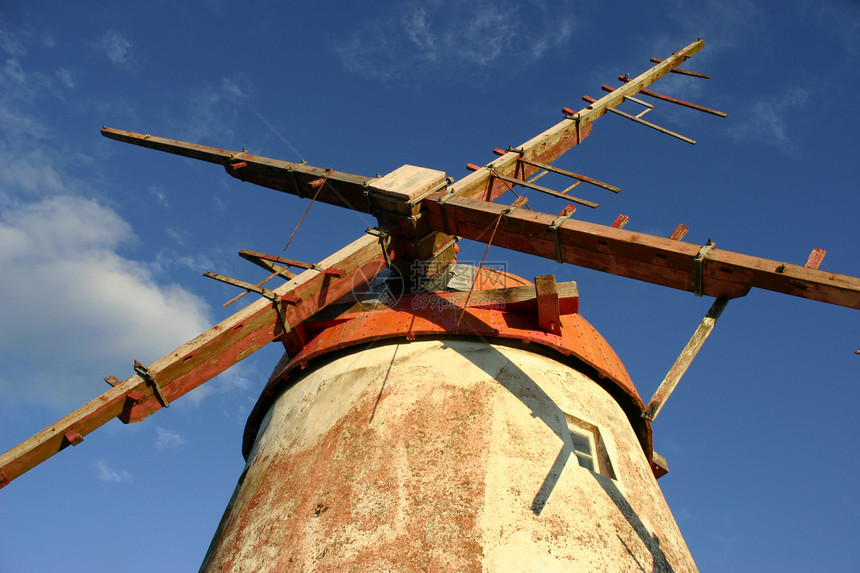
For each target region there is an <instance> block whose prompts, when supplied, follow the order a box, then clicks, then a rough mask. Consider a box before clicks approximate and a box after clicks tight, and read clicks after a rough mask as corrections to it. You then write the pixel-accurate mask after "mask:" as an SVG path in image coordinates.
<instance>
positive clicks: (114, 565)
mask: <svg viewBox="0 0 860 573" xmlns="http://www.w3.org/2000/svg"><path fill="white" fill-rule="evenodd" d="M699 37H701V38H703V39H705V41H706V45H705V49H704V50H703V51H702V52H701V53H700V54H698V55H697V56H696V57H695V58H693V60H692V61H691V62H690V64H689V65H688V66H687V67H688V68H689V69H693V70H696V71H702V72H706V73H710V74H712V76H713V78H712V79H710V80H695V79H690V78H680V77H677V76H671V77H667V78H665V79H664V80H661V81H660V82H658V84H657V85H656V86H655V88H654V89H655V91H659V92H664V93H669V94H672V95H675V96H677V97H681V98H683V99H689V100H692V101H695V102H697V103H701V104H703V105H708V106H710V107H714V108H717V109H720V110H723V111H725V112H727V113H728V114H729V117H728V118H727V119H719V118H716V117H712V116H707V115H704V114H698V113H695V112H690V111H688V110H684V109H679V108H674V106H670V104H659V103H658V104H657V109H656V110H655V111H653V112H651V114H649V116H648V118H649V119H651V120H652V121H654V122H656V123H659V124H662V125H665V126H666V127H668V128H669V129H673V130H676V131H680V132H681V133H684V134H685V135H688V136H690V137H693V138H694V139H697V140H698V141H699V143H698V144H697V145H695V146H690V145H687V144H685V143H683V142H680V141H677V140H674V139H672V138H670V137H667V136H664V135H661V134H658V133H656V132H653V131H651V130H648V129H646V128H642V127H640V126H636V125H633V124H632V123H630V122H627V121H625V120H623V119H621V118H619V117H615V116H608V117H605V118H602V119H601V120H600V121H598V122H597V124H596V125H595V129H594V131H593V133H592V136H591V137H590V138H589V139H587V140H586V141H585V143H584V145H582V146H581V147H579V148H576V149H574V150H573V151H571V152H570V153H568V154H567V155H566V156H565V157H563V158H562V159H561V160H559V161H558V162H557V163H556V164H557V165H558V166H560V167H565V168H567V169H570V170H573V171H577V172H580V173H585V174H587V175H590V176H592V177H595V178H598V179H601V180H603V181H607V182H609V183H612V184H614V185H617V186H619V187H621V188H622V192H621V194H620V195H618V196H611V194H609V193H605V192H603V191H602V190H600V189H596V188H595V189H592V190H589V191H588V193H589V194H588V196H587V198H589V199H592V200H595V201H598V202H599V203H601V206H600V208H599V209H597V210H596V211H593V212H585V210H586V209H585V208H580V209H579V211H577V213H576V215H575V216H576V217H578V218H581V219H584V220H589V221H594V222H598V223H603V224H609V223H611V222H612V220H614V219H615V216H616V215H617V214H619V213H625V214H627V215H629V216H630V219H631V220H630V223H629V224H628V227H627V228H628V229H633V230H638V231H642V232H645V233H651V234H656V235H663V236H668V235H669V233H671V231H672V229H674V227H675V226H676V225H677V224H678V223H684V224H686V225H688V226H689V227H690V233H689V234H688V235H687V237H686V238H685V240H687V241H689V242H692V243H696V244H703V243H704V242H706V241H707V239H708V238H712V239H713V240H714V241H715V242H716V244H717V246H718V248H723V249H729V250H734V251H740V252H745V253H748V254H752V255H757V256H762V257H767V258H771V259H776V260H780V261H788V262H792V263H798V264H803V262H804V261H805V260H806V256H807V255H808V254H809V251H810V250H811V249H812V248H813V247H821V248H825V249H827V250H828V254H827V257H826V259H825V260H824V263H823V265H822V268H824V269H827V270H831V271H834V272H839V273H844V274H850V275H860V246H858V242H857V238H856V229H857V223H856V217H857V214H858V212H860V199H858V194H857V192H856V189H857V181H858V180H860V169H858V167H857V161H856V157H857V155H858V145H857V143H856V133H857V132H858V129H860V121H858V119H857V114H856V108H857V105H858V104H860V101H858V100H860V97H858V93H860V89H858V88H860V85H858V80H857V74H856V70H857V68H858V66H857V64H858V55H860V8H858V6H857V4H856V2H850V1H836V0H832V1H821V0H819V1H816V2H813V1H798V0H795V1H788V2H747V1H741V0H720V1H710V2H699V3H687V2H674V1H657V2H651V3H648V6H647V8H646V7H645V5H644V4H637V5H635V6H633V5H632V4H630V3H624V2H612V1H609V2H601V3H593V2H588V3H586V2H514V1H508V0H496V1H494V2H484V1H478V2H471V3H468V4H467V3H458V2H443V1H436V2H432V1H431V2H413V1H404V2H376V3H372V4H361V5H358V4H351V3H350V4H347V3H343V4H323V3H309V2H303V3H279V2H262V3H244V4H236V3H228V2H222V1H220V0H208V1H202V2H182V3H172V2H171V3H167V2H158V1H156V2H146V3H139V4H138V3H125V2H123V3H118V2H106V3H97V4H94V5H93V4H91V5H88V6H86V7H84V5H83V4H81V3H69V2H41V1H31V2H27V3H4V5H3V6H2V7H0V160H2V165H3V167H2V169H0V272H1V273H2V274H0V277H2V278H0V450H6V449H8V448H11V447H12V446H14V445H15V444H17V443H18V442H20V441H22V440H24V439H26V438H27V437H29V436H30V435H32V434H34V433H36V432H38V431H40V430H41V429H43V428H44V427H46V426H48V425H50V424H51V423H52V422H54V421H55V420H56V419H58V418H59V417H61V416H62V415H64V414H66V413H67V412H69V411H71V410H72V409H74V408H76V407H78V406H79V405H82V404H83V403H85V402H86V401H88V400H90V399H92V398H94V397H95V396H96V395H98V394H99V393H101V392H103V391H104V390H106V389H107V385H105V384H104V382H103V381H102V378H103V377H104V376H107V375H109V374H113V375H116V376H118V377H119V378H121V379H124V378H126V377H128V376H129V375H130V374H131V373H132V364H133V361H134V360H135V359H137V360H140V361H141V362H143V363H149V362H152V361H154V360H156V359H158V358H160V357H161V356H163V355H165V354H166V353H168V352H169V351H170V350H172V349H173V348H175V347H176V346H178V345H180V344H181V343H183V342H184V341H186V340H187V339H189V338H191V337H193V336H194V335H195V334H197V333H198V332H200V331H202V330H203V329H205V328H207V327H208V326H209V325H211V324H213V323H215V322H217V321H219V320H221V319H222V318H224V317H226V316H227V315H228V314H229V313H230V312H231V311H232V310H233V308H231V309H226V310H225V309H222V308H221V303H222V302H224V301H226V300H227V299H229V298H231V297H232V296H233V294H235V293H234V292H233V291H232V290H231V289H230V287H227V286H226V285H221V284H218V283H215V282H214V281H211V280H209V279H206V278H204V277H203V276H202V273H203V272H204V271H207V270H210V271H215V272H219V273H222V274H226V275H230V276H234V277H238V278H244V279H246V280H251V279H256V280H259V278H261V277H260V274H259V273H258V272H257V270H255V267H253V266H251V265H249V264H248V263H247V262H245V261H243V260H241V259H240V258H239V257H238V256H236V254H235V253H236V251H238V250H239V249H242V248H248V249H253V250H258V251H266V252H271V253H277V252H279V251H280V250H281V248H282V247H283V244H284V243H285V242H286V239H287V238H288V237H289V235H290V233H291V232H292V230H293V227H294V226H295V224H296V222H297V221H298V218H299V217H300V216H301V213H302V212H303V210H304V208H305V207H306V203H305V202H304V201H302V200H300V199H298V198H295V197H289V196H285V195H282V194H280V193H278V192H276V191H272V190H267V189H263V188H257V187H254V186H251V185H248V184H243V183H241V182H239V181H237V180H234V179H232V178H230V177H228V176H226V174H224V172H223V170H221V169H220V168H218V167H215V166H212V165H208V164H202V163H196V162H194V161H192V160H186V159H182V158H178V157H173V156H168V155H165V154H159V153H157V152H154V151H149V150H143V149H139V148H136V147H132V146H127V145H123V144H120V143H117V142H114V141H110V140H107V139H105V138H103V137H101V136H100V135H99V133H98V130H99V128H100V127H101V126H102V125H107V126H110V127H115V128H119V129H128V130H132V131H139V132H144V133H151V134H153V135H160V136H164V137H170V138H175V139H181V140H186V141H194V142H199V143H203V144H207V145H213V146H216V147H223V148H228V149H239V148H241V147H243V146H244V147H245V148H247V149H248V150H249V151H251V152H253V153H255V154H259V155H264V156H270V157H276V158H280V159H286V160H290V161H296V160H298V159H299V157H300V156H301V157H303V158H304V159H306V160H307V161H308V162H309V163H311V164H312V165H317V166H320V167H332V168H334V169H337V170H340V171H346V172H351V173H356V174H361V175H374V174H375V173H377V172H378V173H383V174H384V173H387V172H390V171H392V170H394V169H396V168H397V167H399V166H400V165H403V164H405V163H411V164H416V165H422V166H425V167H430V168H434V169H441V170H444V171H446V172H447V173H448V175H450V176H452V177H455V178H459V177H462V176H463V175H465V174H466V170H465V164H466V163H468V162H472V163H478V164H482V163H486V162H488V161H490V160H491V159H492V158H493V155H492V154H491V150H492V149H493V148H494V147H506V146H508V145H517V144H519V143H521V142H523V141H525V140H527V139H529V138H531V137H532V136H533V135H535V134H537V133H539V132H540V131H543V130H544V129H545V128H547V127H549V126H551V125H553V124H555V123H556V122H557V121H559V120H560V118H561V116H560V111H559V110H560V109H561V107H563V106H568V107H572V108H576V109H578V108H580V107H582V105H583V104H582V103H581V100H580V96H581V95H583V94H589V95H592V96H595V97H599V96H600V94H601V92H600V85H601V84H602V83H610V84H613V85H615V84H617V81H614V79H615V78H616V76H617V75H618V74H623V73H630V74H631V75H637V74H638V73H640V72H641V71H643V70H644V69H646V68H647V67H649V66H650V65H651V64H650V63H649V62H648V58H649V57H651V56H656V57H661V58H665V57H667V56H668V55H670V54H671V53H672V52H673V51H675V50H677V49H680V48H681V47H683V46H685V45H687V44H689V43H690V42H692V41H694V40H695V39H697V38H699ZM547 179H548V178H547ZM582 189H583V188H582V187H581V188H580V190H582ZM505 200H508V201H509V199H507V198H505ZM530 204H533V205H535V206H536V208H540V209H543V210H546V211H553V212H557V211H558V210H560V208H561V207H562V206H563V205H560V204H558V203H557V202H555V201H554V200H552V199H546V198H543V197H531V196H530ZM372 224H373V219H371V218H369V217H367V216H362V215H359V214H355V213H349V212H344V211H341V210H338V209H336V208H334V207H328V206H325V205H314V207H313V208H312V209H311V211H310V214H309V215H308V217H307V219H306V220H305V223H304V224H303V226H302V228H301V229H300V230H299V232H298V235H297V237H296V239H295V240H294V241H293V244H292V245H291V246H290V250H289V251H288V256H292V257H293V258H296V259H301V260H308V261H316V260H320V259H321V258H323V257H324V256H326V255H327V254H329V253H331V252H333V251H335V250H336V249H338V248H339V247H340V246H342V245H344V244H346V243H348V242H349V241H351V240H353V239H354V238H356V237H357V236H359V234H360V233H362V231H363V230H364V228H365V227H367V226H369V225H372ZM482 253H483V245H476V244H468V243H465V242H464V245H463V250H462V251H461V256H460V259H461V261H468V260H474V261H478V260H480V257H481V254H482ZM489 258H490V259H494V260H496V261H504V262H506V263H507V264H508V265H509V269H510V270H512V271H513V272H515V273H517V274H520V275H522V276H525V277H528V278H531V277H533V276H535V275H540V274H547V273H555V274H556V276H557V278H558V279H559V280H576V281H577V282H578V284H579V289H580V294H581V312H582V314H583V315H584V316H585V317H586V318H587V319H588V320H589V321H591V322H592V324H594V325H595V326H596V327H597V328H598V329H599V330H600V331H601V332H602V333H603V335H604V336H605V337H606V338H607V339H608V340H609V341H610V343H611V344H612V345H613V346H614V347H615V349H616V351H617V352H618V354H619V355H620V357H621V358H622V360H623V361H624V362H625V364H626V366H627V368H628V370H629V372H630V374H631V376H632V377H633V379H634V381H635V382H636V384H637V386H638V388H639V389H640V393H641V394H642V395H643V397H644V398H645V399H646V400H647V398H648V397H649V396H650V395H651V393H652V392H653V390H654V389H655V388H656V386H657V385H658V383H659V382H660V380H661V379H662V377H663V376H664V374H665V373H666V371H667V370H668V368H669V367H670V366H671V364H672V362H673V361H674V359H675V357H676V356H677V355H678V353H679V352H680V350H681V348H682V347H683V345H684V344H685V343H686V341H687V339H688V338H689V336H690V334H691V333H692V332H693V330H694V328H695V326H696V325H697V324H698V322H699V320H700V319H701V317H702V316H703V315H704V313H705V312H706V311H707V309H708V306H709V305H710V303H711V301H710V300H705V299H698V298H696V297H695V296H693V295H692V294H690V293H684V292H677V291H671V290H669V289H665V288H661V287H655V286H651V285H646V284H641V283H637V282H635V281H632V280H629V279H624V278H620V277H614V276H609V275H602V274H600V273H597V272H593V271H588V270H584V269H579V268H575V267H572V266H561V265H558V264H556V263H555V262H553V261H546V260H539V259H535V258H531V257H527V256H523V255H519V254H515V253H510V252H506V251H504V250H501V249H492V250H491V251H490V257H489ZM857 316H858V315H857V313H856V311H854V310H850V309H845V308H840V307H831V306H828V305H825V304H823V303H817V302H811V301H805V300H796V299H793V298H791V297H787V296H784V295H779V294H775V293H769V292H764V291H753V292H751V293H750V294H749V295H748V296H746V297H745V298H743V299H740V300H736V301H733V302H732V303H731V304H729V305H728V308H727V309H726V311H725V312H724V314H723V317H722V318H721V319H720V322H719V324H718V325H717V328H716V330H715V332H714V334H713V335H712V336H711V338H710V339H709V341H708V342H707V344H706V345H705V348H704V350H703V351H702V352H701V353H700V355H699V357H698V358H697V359H696V361H695V362H694V364H693V366H692V367H691V368H690V370H689V371H688V373H687V375H686V377H685V378H684V380H683V381H682V383H681V385H680V387H679V389H678V390H677V391H676V393H675V394H674V395H673V396H672V398H671V399H670V401H669V402H668V404H667V406H666V408H665V409H664V410H663V412H662V413H661V414H660V417H659V418H658V419H657V421H656V422H655V424H654V431H655V447H656V449H657V450H658V451H659V452H661V453H662V454H663V455H665V456H666V458H667V459H668V461H669V464H670V467H671V473H670V474H669V475H668V476H666V477H665V478H663V479H661V480H660V483H661V486H662V487H663V489H664V493H665V495H666V498H667V500H668V502H669V505H670V507H671V508H672V510H673V512H674V514H675V516H676V518H677V521H678V523H679V525H680V527H681V530H682V532H683V533H684V536H685V539H686V540H687V543H688V545H689V546H690V549H691V551H692V553H693V556H694V558H695V559H696V561H697V563H698V564H699V566H700V568H701V569H702V570H703V571H726V570H732V571H763V570H773V571H777V570H778V571H810V570H819V571H860V552H858V550H857V539H858V534H860V527H858V523H860V498H858V493H857V488H856V484H857V479H856V476H857V475H858V473H860V462H858V459H857V456H856V452H857V451H858V449H860V447H858V446H860V444H858V441H860V440H858V437H857V430H858V424H857V421H856V417H855V408H856V404H857V403H858V399H860V390H859V389H858V384H857V383H858V381H860V375H858V372H860V356H856V355H855V354H854V351H855V350H856V349H857V348H858V346H860V336H858V335H860V329H858V320H857ZM278 357H279V352H278V349H277V348H276V347H275V345H270V347H268V348H266V349H264V350H262V351H260V352H258V353H257V354H255V355H254V356H252V357H251V358H249V359H247V360H246V361H244V362H242V363H241V364H239V365H238V366H237V367H235V368H233V369H232V370H231V371H229V372H227V373H226V374H224V375H222V376H220V377H219V378H217V379H215V380H213V381H211V382H209V383H208V384H206V385H205V386H204V387H202V388H200V389H198V390H197V391H195V392H193V393H192V394H190V395H188V396H186V397H185V398H183V399H182V400H179V401H177V402H175V403H174V404H172V405H171V407H170V408H169V410H166V411H161V412H159V413H157V414H156V415H153V416H152V417H150V418H149V419H147V420H146V421H144V422H141V423H139V424H134V425H129V426H124V425H122V424H121V423H119V422H118V421H116V422H111V423H109V424H108V425H106V426H104V427H103V428H101V429H100V430H98V431H97V432H95V433H93V434H90V435H89V436H88V437H87V438H86V439H85V442H84V443H83V444H81V445H79V446H78V447H76V448H74V449H72V448H70V449H67V450H65V451H63V452H62V453H61V454H59V455H57V456H55V457H54V458H52V459H50V460H48V461H47V462H46V463H44V464H42V465H41V466H39V467H37V468H35V469H34V470H32V471H31V472H29V473H28V474H25V475H24V476H22V477H21V478H20V479H18V480H16V481H15V482H13V483H12V484H11V485H10V486H8V487H7V488H5V489H4V490H3V491H2V492H0V515H2V519H0V570H2V571H5V572H18V571H50V570H60V569H62V570H64V571H99V570H116V569H118V568H121V569H123V570H125V571H149V570H152V569H156V568H161V569H163V570H176V571H179V570H189V569H191V570H193V569H195V568H196V567H197V566H199V563H200V562H201V561H202V558H203V555H204V553H205V550H206V547H207V546H208V543H209V541H210V539H211V536H212V534H213V532H214V530H215V527H216V525H217V523H218V520H219V519H220V515H221V513H222V511H223V509H224V507H225V506H226V503H227V501H228V499H229V496H230V493H231V491H232V488H233V486H234V484H235V481H236V479H237V477H238V476H239V473H240V471H241V469H242V458H241V453H240V441H241V436H242V429H243V425H244V421H245V417H246V415H247V414H248V412H249V410H250V408H251V407H252V406H253V404H254V401H255V400H256V397H257V395H258V394H259V391H260V389H261V388H262V385H263V383H264V382H265V379H266V378H267V377H268V375H269V373H270V371H271V369H272V368H273V366H274V364H275V362H276V361H277V359H278ZM550 502H551V500H550Z"/></svg>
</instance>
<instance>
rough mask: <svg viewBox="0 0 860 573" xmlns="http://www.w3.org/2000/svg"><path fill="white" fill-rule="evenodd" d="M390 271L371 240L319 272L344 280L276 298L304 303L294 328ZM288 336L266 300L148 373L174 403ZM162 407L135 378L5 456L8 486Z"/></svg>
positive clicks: (294, 310) (324, 280)
mask: <svg viewBox="0 0 860 573" xmlns="http://www.w3.org/2000/svg"><path fill="white" fill-rule="evenodd" d="M395 255H396V253H395V252H394V251H391V252H389V257H391V258H393V257H394V256H395ZM385 264H386V263H385V257H384V255H383V253H382V247H381V245H380V243H379V241H378V239H377V238H376V237H373V236H370V235H368V236H363V237H361V238H360V239H358V240H356V241H354V242H353V243H351V244H350V245H348V246H346V247H345V248H343V249H341V250H340V251H338V252H336V253H335V254H333V255H332V256H330V257H328V258H326V259H325V260H323V261H321V262H320V263H319V264H318V265H317V266H318V267H319V268H320V269H328V268H338V269H342V270H343V271H344V275H343V276H342V277H341V278H336V277H333V276H331V275H327V274H325V273H322V272H320V271H317V270H307V271H305V272H303V273H301V274H300V275H298V276H297V277H295V278H294V279H292V280H290V281H289V282H287V283H286V284H284V285H282V286H280V287H279V288H277V289H275V290H274V291H273V292H274V293H276V294H278V295H283V296H288V295H291V296H294V297H297V298H298V299H299V302H298V303H296V304H294V305H286V313H285V314H286V316H285V318H286V321H287V323H288V324H289V326H290V328H294V327H296V326H297V325H299V324H300V323H301V322H303V321H304V320H306V319H307V318H309V317H310V316H312V315H313V314H315V313H316V312H317V311H318V310H320V309H321V308H324V307H325V306H326V305H328V304H331V303H333V302H336V301H337V300H338V299H340V298H341V297H343V296H344V295H346V294H347V293H349V292H350V291H351V290H353V289H354V288H355V287H356V286H358V285H360V284H362V283H364V282H366V281H368V280H370V279H371V278H372V277H374V276H375V275H376V274H377V273H378V272H379V271H380V270H382V269H383V268H385ZM282 333H283V330H282V328H281V326H280V322H279V319H278V316H277V312H276V310H275V308H274V306H273V304H272V303H271V302H270V301H268V300H266V299H260V300H257V301H256V302H254V303H252V304H250V305H249V306H247V307H246V308H244V309H242V310H240V311H239V312H237V313H235V314H234V315H232V316H230V317H229V318H227V319H225V320H223V321H222V322H220V323H219V324H217V325H215V326H213V327H212V328H210V329H209V330H207V331H206V332H204V333H203V334H201V335H200V336H198V337H197V338H195V339H194V340H192V341H190V342H188V343H186V344H184V345H183V346H181V347H179V348H177V349H176V350H174V351H173V352H171V353H170V354H168V355H167V356H165V357H164V358H162V359H160V360H158V361H157V362H154V363H153V364H151V365H150V366H149V367H148V370H149V371H150V372H151V373H152V374H153V375H154V376H155V377H156V378H157V380H158V383H159V385H160V386H161V390H162V392H163V393H164V395H165V396H166V397H167V399H168V400H170V401H173V400H175V399H177V398H179V397H180V396H183V395H184V394H187V393H188V392H190V391H191V390H193V389H194V388H197V387H198V386H200V385H201V384H203V383H204V382H206V381H208V380H210V379H212V378H213V377H215V376H216V375H218V374H220V373H221V372H223V371H225V370H227V369H228V368H230V367H231V366H233V365H234V364H236V363H237V362H239V361H240V360H242V359H243V358H245V357H246V356H249V355H250V354H252V353H253V352H255V351H257V350H259V349H260V348H262V347H263V346H265V345H266V344H268V343H269V342H271V341H273V340H276V339H278V338H279V337H280V336H281V335H282ZM129 394H132V395H133V396H132V397H133V398H136V400H134V399H132V397H129ZM160 408H161V404H160V402H159V401H158V399H157V397H155V396H154V395H153V389H152V387H151V386H149V385H147V384H146V383H145V382H144V380H143V379H141V377H140V376H138V375H134V376H132V377H130V378H128V379H127V380H125V381H123V382H120V383H119V384H116V385H115V386H114V387H113V388H111V389H110V390H108V391H107V392H105V393H104V394H102V395H101V396H99V397H98V398H96V399H95V400H93V401H91V402H89V403H87V404H85V405H84V406H82V407H81V408H78V409H77V410H75V411H74V412H72V413H71V414H69V415H68V416H66V417H64V418H63V419H61V420H59V421H58V422H57V423H55V424H52V425H51V426H50V427H48V428H46V429H45V430H43V431H41V432H39V433H38V434H36V435H35V436H33V437H32V438H30V439H28V440H26V441H25V442H23V443H21V444H19V445H18V446H15V447H14V448H12V449H11V450H9V451H8V452H6V453H4V454H3V455H0V477H2V476H5V478H4V479H3V480H0V481H2V483H0V487H2V486H3V485H6V484H7V483H9V481H11V480H13V479H15V478H16V477H18V476H20V475H21V474H22V473H24V472H26V471H27V470H29V469H31V468H33V467H34V466H36V465H37V464H39V463H41V462H43V461H44V460H46V459H48V458H49V457H51V456H52V455H54V454H56V453H57V452H59V451H60V450H61V449H63V448H65V447H66V446H68V445H69V444H68V441H65V440H64V435H66V434H67V433H69V432H70V431H72V430H74V431H76V432H77V434H78V435H80V436H84V435H86V434H88V433H90V432H92V431H93V430H95V429H96V428H98V427H100V426H102V425H103V424H105V423H107V422H108V421H109V420H111V419H112V418H115V417H120V419H122V420H123V421H124V422H136V421H140V420H142V419H144V418H146V417H147V416H149V415H150V414H151V413H153V412H155V411H156V410H158V409H160ZM70 435H76V434H74V433H73V434H70Z"/></svg>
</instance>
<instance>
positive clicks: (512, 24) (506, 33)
mask: <svg viewBox="0 0 860 573" xmlns="http://www.w3.org/2000/svg"><path fill="white" fill-rule="evenodd" d="M574 28H575V20H574V19H573V18H572V17H571V16H567V15H565V11H564V10H563V9H562V10H553V11H550V10H549V9H548V8H547V7H546V6H544V5H543V4H542V3H535V2H528V3H523V2H514V1H512V0H498V1H495V2H489V1H486V0H483V1H478V2H470V3H453V2H441V1H437V2H430V3H418V2H407V3H404V4H402V5H401V8H400V10H396V11H394V12H392V13H390V14H389V15H387V16H386V17H384V18H380V19H377V20H370V21H367V22H365V23H363V24H361V25H359V28H358V29H357V30H356V31H355V32H354V33H353V35H352V36H350V37H349V38H347V39H346V40H344V41H342V42H339V43H337V44H336V45H335V46H334V50H335V52H336V53H337V54H338V55H339V56H340V58H341V61H342V62H343V64H344V66H345V67H346V68H347V69H348V70H350V71H352V72H355V73H357V74H361V75H363V76H366V77H370V78H375V79H379V80H382V81H389V80H393V79H396V78H401V77H405V76H416V75H427V76H428V77H429V76H431V75H432V76H434V77H435V73H436V72H438V71H439V70H440V69H445V70H446V71H447V72H448V73H449V74H450V72H451V71H452V70H455V69H458V68H459V69H467V70H469V73H476V72H477V73H481V72H486V71H488V70H490V69H494V68H499V67H504V69H505V71H506V73H510V72H511V71H515V70H516V69H518V68H523V67H525V66H527V65H528V64H530V63H533V62H534V61H536V60H537V59H539V58H540V57H542V56H543V54H544V53H545V52H546V51H547V50H548V49H550V48H551V47H554V46H561V45H564V44H565V43H567V41H568V40H569V39H570V36H571V34H572V32H573V29H574ZM449 77H450V76H449Z"/></svg>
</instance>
